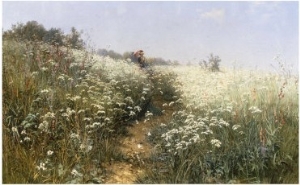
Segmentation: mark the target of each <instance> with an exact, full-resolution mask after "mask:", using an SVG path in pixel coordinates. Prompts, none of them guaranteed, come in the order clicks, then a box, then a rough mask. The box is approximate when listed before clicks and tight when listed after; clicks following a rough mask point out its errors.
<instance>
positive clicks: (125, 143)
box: [104, 97, 174, 184]
mask: <svg viewBox="0 0 300 185" xmlns="http://www.w3.org/2000/svg"><path fill="white" fill-rule="evenodd" d="M164 103H167V102H166V101H164V100H163V99H162V97H156V98H154V100H152V105H153V106H155V107H157V108H160V109H161V110H164V113H163V114H162V115H161V116H153V117H152V118H151V119H150V120H148V121H145V120H143V119H142V120H140V121H139V122H136V123H134V124H133V125H132V126H129V127H128V128H127V129H128V133H129V134H128V136H127V137H124V138H122V139H121V141H120V143H121V146H120V149H121V151H122V153H123V155H124V156H125V158H126V159H125V160H124V161H121V162H120V161H115V162H112V163H111V164H109V165H107V166H106V171H107V176H106V178H105V181H104V183H106V184H133V183H135V181H136V179H137V178H138V177H140V176H142V175H143V173H144V172H145V169H146V166H147V161H149V160H148V159H149V157H150V156H151V153H153V152H155V148H153V146H151V145H150V143H149V142H148V141H147V136H148V135H149V134H151V130H152V129H153V128H154V127H156V126H158V125H160V124H161V123H168V122H169V121H170V120H171V118H172V114H173V111H174V110H173V108H172V107H168V106H165V107H163V104H164ZM148 166H149V165H148Z"/></svg>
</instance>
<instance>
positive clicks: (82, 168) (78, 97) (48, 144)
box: [2, 39, 299, 183]
mask: <svg viewBox="0 0 300 185" xmlns="http://www.w3.org/2000/svg"><path fill="white" fill-rule="evenodd" d="M152 70H153V71H152V73H149V72H147V71H143V70H140V69H139V68H138V66H136V65H134V64H132V63H129V62H127V61H123V60H113V59H111V58H109V57H100V56H96V55H92V54H90V53H88V52H86V51H79V50H72V49H70V48H65V47H57V46H52V45H47V44H44V43H41V42H16V41H13V40H7V39H5V40H4V41H3V71H2V75H3V76H2V77H3V78H2V79H3V95H2V99H3V122H2V131H3V137H2V139H3V140H2V141H3V159H2V161H3V163H2V164H3V172H2V173H3V174H2V176H3V182H4V183H86V182H88V181H90V180H91V179H94V178H96V177H97V179H98V180H97V181H98V182H102V179H101V178H102V177H104V176H105V173H104V171H105V170H104V169H103V168H104V167H103V166H105V164H107V163H109V162H111V161H121V160H123V156H122V153H121V152H120V150H119V147H118V146H119V143H118V138H119V137H122V136H123V135H124V134H125V133H126V126H127V125H128V124H130V123H131V122H132V121H134V120H136V119H141V118H143V117H144V116H145V113H146V111H148V110H150V111H152V113H154V114H157V115H161V113H163V112H162V110H160V109H158V108H155V107H153V105H154V104H152V103H151V102H155V103H156V104H157V102H158V101H161V102H162V101H164V102H167V103H166V104H165V105H164V106H163V107H169V108H170V107H173V108H172V110H174V112H173V114H172V120H171V121H169V122H165V123H164V124H162V125H161V126H158V127H156V128H154V130H153V131H151V136H149V138H148V139H149V141H150V142H151V143H152V144H153V147H155V148H156V149H157V150H156V153H155V154H153V156H152V157H151V159H149V165H148V168H147V169H146V171H147V172H146V173H145V176H143V177H140V178H139V179H138V181H137V182H139V183H218V182H221V183H298V147H299V146H298V128H299V127H298V122H299V118H298V112H299V105H298V101H299V99H298V79H297V78H296V77H293V76H284V75H277V74H276V75H275V74H262V73H258V72H255V71H242V70H229V69H228V70H227V69H221V72H216V73H212V72H208V71H205V70H202V69H201V68H200V67H193V66H192V67H183V66H178V67H175V68H172V67H153V68H152ZM158 97H159V98H160V99H158ZM151 106H152V107H151Z"/></svg>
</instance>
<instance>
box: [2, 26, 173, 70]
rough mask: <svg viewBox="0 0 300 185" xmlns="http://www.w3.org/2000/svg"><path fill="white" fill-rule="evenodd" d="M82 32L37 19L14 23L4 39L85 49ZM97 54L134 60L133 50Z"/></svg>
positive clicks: (158, 59)
mask: <svg viewBox="0 0 300 185" xmlns="http://www.w3.org/2000/svg"><path fill="white" fill-rule="evenodd" d="M81 34H82V32H79V31H78V30H77V29H76V28H75V27H72V28H71V33H69V34H64V32H63V31H62V30H61V29H60V28H50V29H46V28H45V27H44V26H43V25H42V24H40V23H38V22H37V21H28V22H27V23H26V24H23V23H17V24H14V25H12V27H11V29H10V30H7V31H3V33H2V35H3V39H14V40H17V41H42V42H45V43H48V44H51V45H57V46H68V47H71V48H74V49H85V42H84V41H83V39H82V38H81ZM96 54H98V55H100V56H109V57H111V58H114V59H122V60H128V59H131V61H135V60H134V56H133V51H126V52H124V53H123V54H120V53H117V52H115V51H113V50H107V49H98V50H96ZM146 58H147V62H149V63H151V64H152V65H178V64H179V62H178V61H171V60H165V59H163V58H161V57H147V56H146Z"/></svg>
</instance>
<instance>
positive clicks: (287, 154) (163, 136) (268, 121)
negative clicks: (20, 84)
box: [138, 67, 299, 183]
mask: <svg viewBox="0 0 300 185" xmlns="http://www.w3.org/2000/svg"><path fill="white" fill-rule="evenodd" d="M186 68H187V69H189V71H187V70H185V68H182V67H181V68H178V70H179V69H180V71H181V73H182V74H184V75H185V77H184V78H183V79H184V82H185V84H184V85H185V86H184V87H183V88H184V89H183V93H184V94H183V96H182V98H183V99H184V100H185V101H183V106H182V107H181V108H180V109H179V110H178V111H176V112H174V113H173V119H172V120H171V121H170V122H166V123H163V124H161V126H160V127H157V128H155V129H153V130H152V131H151V136H149V137H148V140H149V141H150V142H152V144H153V145H154V146H155V148H156V149H157V152H156V153H155V154H154V155H153V156H152V158H151V162H152V166H150V167H149V169H148V170H147V172H146V173H145V175H144V176H143V177H141V178H139V179H138V182H139V183H297V182H298V170H297V168H298V121H299V118H298V114H297V112H298V111H299V108H298V96H295V94H296V93H297V87H296V86H294V83H296V84H297V79H296V80H295V79H294V78H289V79H287V78H286V77H278V76H276V77H275V75H274V76H273V75H270V76H268V75H263V74H260V75H254V74H252V73H251V74H250V76H251V78H249V77H250V76H247V73H246V72H240V73H239V74H234V75H233V77H231V78H232V79H231V78H229V76H227V77H226V76H225V74H220V73H207V72H205V71H204V73H203V74H202V78H200V79H201V82H200V80H199V71H197V70H195V69H194V67H193V68H192V67H186ZM163 69H164V68H163ZM165 69H166V71H167V68H165ZM174 71H176V70H175V69H174ZM177 72H178V71H177ZM196 72H197V73H196ZM192 73H195V76H196V75H197V77H198V78H195V82H197V85H199V86H200V87H201V86H203V87H202V88H200V89H201V90H202V91H205V94H204V93H203V94H201V91H200V89H197V87H198V86H193V87H192V84H193V83H191V84H188V83H190V82H191V81H192V80H190V79H191V77H193V75H187V74H192ZM178 74H179V75H180V73H178ZM228 74H230V73H228ZM230 76H231V75H230ZM192 79H194V78H192ZM197 79H198V80H197ZM208 79H214V80H215V81H213V80H211V81H209V80H208ZM247 79H248V81H247ZM250 79H251V80H250ZM189 80H190V81H189ZM294 80H295V81H294ZM224 81H225V83H224ZM192 82H193V81H192ZM202 82H203V83H202ZM215 83H224V84H225V86H217V85H215ZM281 84H282V85H281ZM187 87H189V88H190V89H188V88H187ZM216 87H217V88H218V89H217V88H216ZM210 93H211V95H210ZM193 94H196V95H197V96H194V97H193V96H192V95H193ZM203 95H204V96H203ZM188 98H191V100H190V99H188ZM202 98H204V100H203V99H202ZM203 101H204V102H203ZM201 102H203V103H202V105H201ZM185 105H186V108H184V106H185ZM258 106H259V107H260V108H258ZM284 110H288V111H284Z"/></svg>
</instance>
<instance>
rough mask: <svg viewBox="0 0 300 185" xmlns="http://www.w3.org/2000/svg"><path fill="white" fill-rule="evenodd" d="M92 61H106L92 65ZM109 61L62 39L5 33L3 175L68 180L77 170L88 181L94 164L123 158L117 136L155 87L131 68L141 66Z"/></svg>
mask: <svg viewBox="0 0 300 185" xmlns="http://www.w3.org/2000/svg"><path fill="white" fill-rule="evenodd" d="M94 60H96V61H94ZM94 63H97V64H100V65H101V64H103V66H101V67H100V68H93V69H91V68H90V67H89V66H91V65H93V64H94ZM111 63H115V61H113V60H112V59H109V58H107V59H104V58H97V56H95V57H88V56H86V53H85V52H82V51H78V50H71V49H70V48H64V47H59V46H57V45H48V44H44V43H42V42H38V41H34V42H32V41H27V42H25V43H23V42H16V41H12V40H11V39H7V40H4V42H3V125H2V126H3V133H4V139H3V141H4V143H5V145H4V146H3V151H5V152H6V154H5V155H4V156H3V165H4V168H5V169H4V170H3V172H4V174H3V176H5V178H4V179H3V180H4V182H5V183H66V182H68V181H72V180H74V178H73V177H72V174H75V176H76V173H75V171H74V170H76V171H77V172H78V173H79V175H78V174H77V176H78V181H76V182H77V183H79V182H81V183H84V182H86V180H88V179H89V178H92V176H91V175H90V173H92V171H95V170H97V169H99V168H100V167H99V166H97V165H96V164H100V165H102V164H104V163H106V162H109V161H110V160H111V159H114V160H121V159H122V155H121V153H120V152H119V150H118V147H117V146H118V144H117V140H116V138H118V137H119V136H120V135H121V134H122V133H124V131H125V126H126V124H125V123H126V122H127V121H128V120H131V119H136V118H137V115H138V113H139V112H140V111H141V109H142V108H143V107H145V104H146V102H147V101H149V99H150V97H151V91H150V90H151V88H150V86H149V85H148V83H149V81H148V80H147V77H146V76H145V75H144V74H142V73H138V74H136V75H133V74H132V73H130V71H129V70H130V69H131V70H132V71H134V70H138V68H137V66H134V65H132V66H130V65H129V64H127V63H126V62H118V64H119V67H120V69H117V68H114V66H115V65H116V64H114V65H112V66H110V65H109V64H111ZM126 68H128V69H127V70H126V72H129V73H125V72H124V69H126ZM112 69H114V70H115V71H111V70H112ZM136 76H139V77H140V79H137V78H136ZM142 77H144V78H142ZM119 80H120V81H119ZM147 87H149V88H148V89H147ZM11 156H16V159H15V158H13V157H11ZM15 160H16V161H18V163H14V162H15ZM91 164H94V167H93V168H91V167H90V166H91ZM13 171H15V172H13ZM25 171H26V172H25ZM12 172H13V173H12ZM81 174H82V175H81ZM15 175H18V177H15ZM102 175H103V174H102ZM94 176H95V175H94ZM98 177H101V174H98ZM75 179H77V178H75ZM72 182H73V181H72Z"/></svg>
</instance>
